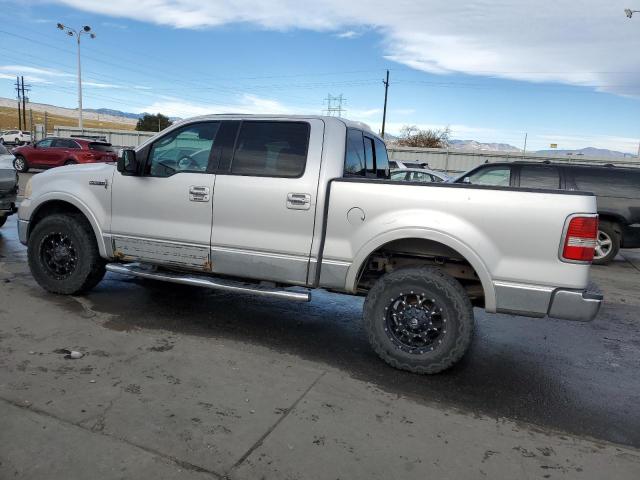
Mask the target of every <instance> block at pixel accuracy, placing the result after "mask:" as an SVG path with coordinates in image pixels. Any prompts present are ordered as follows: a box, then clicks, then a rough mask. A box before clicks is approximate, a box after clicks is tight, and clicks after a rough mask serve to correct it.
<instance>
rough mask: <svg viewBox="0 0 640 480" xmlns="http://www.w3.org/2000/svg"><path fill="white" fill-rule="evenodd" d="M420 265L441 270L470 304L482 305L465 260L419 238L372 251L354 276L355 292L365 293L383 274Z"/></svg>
mask: <svg viewBox="0 0 640 480" xmlns="http://www.w3.org/2000/svg"><path fill="white" fill-rule="evenodd" d="M420 265H432V266H437V267H439V268H441V269H442V270H444V271H445V272H446V273H448V274H449V275H451V276H452V277H454V278H455V279H456V280H458V281H459V282H460V283H461V284H462V286H463V287H464V288H465V290H466V291H467V294H468V295H469V298H470V299H471V301H472V303H473V304H474V305H476V306H484V290H483V288H482V283H481V281H480V278H479V277H478V273H477V272H476V270H475V269H474V268H473V266H472V265H471V264H470V263H469V262H468V261H467V259H466V258H465V257H464V256H463V255H461V254H460V253H459V252H457V251H456V250H454V249H453V248H451V247H449V246H447V245H445V244H443V243H440V242H436V241H433V240H426V239H423V238H405V239H401V240H394V241H392V242H389V243H386V244H384V245H382V246H381V247H380V248H378V249H377V250H375V251H374V252H372V253H371V254H370V255H369V257H367V259H366V260H365V261H364V263H363V266H362V268H361V270H360V272H359V274H358V283H357V290H358V291H359V292H367V291H368V290H369V289H370V288H371V287H372V286H373V284H374V283H375V281H376V280H377V279H378V278H380V277H381V276H382V275H384V274H385V273H389V272H392V271H394V270H397V269H400V268H409V267H415V266H420Z"/></svg>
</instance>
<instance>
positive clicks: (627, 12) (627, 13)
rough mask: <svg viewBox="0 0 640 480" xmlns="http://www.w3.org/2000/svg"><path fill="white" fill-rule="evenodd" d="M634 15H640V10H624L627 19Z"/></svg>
mask: <svg viewBox="0 0 640 480" xmlns="http://www.w3.org/2000/svg"><path fill="white" fill-rule="evenodd" d="M634 13H640V10H631V9H630V8H625V9H624V14H625V15H626V16H627V18H631V17H633V14H634Z"/></svg>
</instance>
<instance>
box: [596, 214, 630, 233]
mask: <svg viewBox="0 0 640 480" xmlns="http://www.w3.org/2000/svg"><path fill="white" fill-rule="evenodd" d="M598 220H599V221H601V222H609V223H613V226H614V228H616V229H617V230H618V233H620V232H621V231H622V225H623V224H624V221H623V220H622V219H621V218H620V217H617V216H616V215H611V214H608V213H599V214H598Z"/></svg>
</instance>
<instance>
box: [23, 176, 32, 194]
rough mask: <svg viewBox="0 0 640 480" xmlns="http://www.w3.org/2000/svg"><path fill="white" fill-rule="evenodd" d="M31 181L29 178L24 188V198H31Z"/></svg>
mask: <svg viewBox="0 0 640 480" xmlns="http://www.w3.org/2000/svg"><path fill="white" fill-rule="evenodd" d="M31 180H32V179H31V178H30V179H29V180H28V181H27V184H26V185H25V187H24V198H31V193H32V189H31Z"/></svg>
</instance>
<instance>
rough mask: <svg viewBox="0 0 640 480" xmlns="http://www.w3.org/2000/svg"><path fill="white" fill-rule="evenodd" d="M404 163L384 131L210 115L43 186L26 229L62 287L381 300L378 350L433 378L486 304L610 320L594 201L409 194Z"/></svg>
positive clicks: (453, 188) (45, 272) (62, 171)
mask: <svg viewBox="0 0 640 480" xmlns="http://www.w3.org/2000/svg"><path fill="white" fill-rule="evenodd" d="M388 164H389V161H388V158H387V151H386V148H385V144H384V143H383V141H382V139H381V138H380V137H378V136H377V135H375V134H374V133H373V132H371V131H370V130H369V129H368V128H367V127H366V126H365V125H363V124H360V123H356V122H350V121H347V120H344V119H340V118H333V117H316V116H299V117H298V116H293V117H291V116H286V117H283V116H246V115H223V116H218V115H213V116H204V117H198V118H194V119H190V120H186V121H183V122H180V123H179V124H176V125H174V126H172V127H171V128H169V129H167V130H164V131H163V132H161V133H159V134H158V135H157V136H155V137H154V138H152V139H150V140H149V141H148V142H146V143H145V144H143V145H142V146H140V147H139V148H138V149H136V150H135V151H134V150H125V151H123V153H122V157H121V158H120V159H119V161H118V163H117V165H114V164H91V165H76V166H69V167H60V168H56V169H53V170H50V171H48V172H45V173H41V174H39V175H36V176H34V177H33V178H32V179H31V181H30V182H29V183H28V185H27V186H26V192H25V199H24V200H23V202H22V204H21V206H20V210H19V222H18V226H19V236H20V240H21V241H22V243H24V244H26V245H28V247H29V248H28V257H29V265H30V268H31V271H32V274H33V276H34V277H35V279H36V280H37V281H38V283H39V284H40V285H41V286H42V287H44V288H45V289H47V290H49V291H51V292H55V293H60V294H70V295H75V294H78V293H81V292H84V291H87V290H89V289H90V288H92V287H93V286H95V285H96V284H97V283H98V282H99V281H100V280H101V279H102V278H103V276H104V274H105V271H111V272H114V273H121V274H127V275H135V276H138V277H144V278H151V279H157V280H164V281H168V282H176V283H182V284H189V285H195V286H201V287H209V288H215V289H222V290H227V291H232V292H240V293H243V292H244V293H251V294H254V295H262V296H270V297H278V298H281V299H283V300H290V301H309V300H310V292H311V290H313V289H316V288H324V289H327V290H331V291H335V292H341V293H345V294H351V295H362V296H366V300H365V302H364V327H365V329H366V331H367V334H368V337H369V341H370V343H371V345H372V348H373V349H374V350H375V351H376V352H377V353H378V354H379V355H380V356H381V357H382V358H383V359H384V360H385V361H387V362H388V363H389V364H391V365H393V366H394V367H397V368H401V369H405V370H409V371H412V372H417V373H436V372H440V371H442V370H444V369H446V368H448V367H450V366H451V365H453V364H454V363H455V362H456V361H458V360H459V359H460V358H461V357H462V356H463V354H464V353H465V351H466V350H467V348H468V346H469V344H470V342H471V338H472V335H473V329H474V318H473V306H478V307H482V308H484V309H485V310H486V311H488V312H508V313H515V314H519V315H527V316H532V317H544V316H546V315H549V316H552V317H557V318H564V319H571V320H587V321H588V320H591V319H593V318H594V316H595V315H596V313H597V312H598V309H599V307H600V303H601V300H602V297H601V296H599V295H597V294H593V293H589V292H587V291H586V287H587V283H588V279H589V265H590V263H591V259H592V258H593V251H594V246H595V242H596V238H595V236H596V232H597V224H598V219H597V215H596V202H595V199H594V197H593V196H592V195H591V194H588V193H579V192H567V191H557V190H554V191H541V190H527V189H518V188H493V187H486V186H473V185H464V184H406V183H398V182H392V181H390V180H389V169H388Z"/></svg>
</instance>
